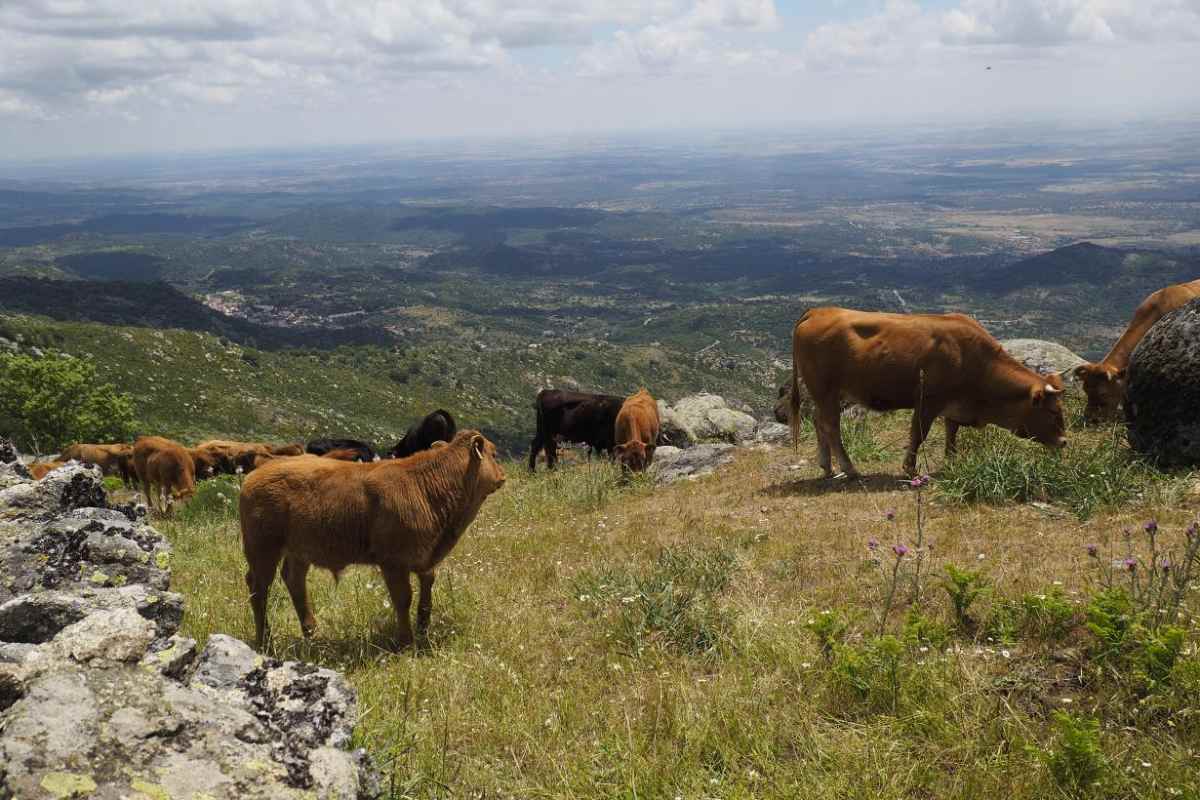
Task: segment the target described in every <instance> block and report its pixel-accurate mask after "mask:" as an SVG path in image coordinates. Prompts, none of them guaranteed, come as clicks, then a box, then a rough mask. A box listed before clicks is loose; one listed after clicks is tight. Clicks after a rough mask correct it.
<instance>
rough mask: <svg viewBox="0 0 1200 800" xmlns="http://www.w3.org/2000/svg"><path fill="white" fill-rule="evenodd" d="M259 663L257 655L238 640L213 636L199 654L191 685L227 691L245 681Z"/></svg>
mask: <svg viewBox="0 0 1200 800" xmlns="http://www.w3.org/2000/svg"><path fill="white" fill-rule="evenodd" d="M258 660H259V659H258V653H255V652H254V651H253V650H252V649H250V647H249V645H247V644H246V643H245V642H243V641H241V640H240V639H234V638H233V637H232V636H226V635H224V634H221V633H217V634H213V635H212V636H210V637H208V644H206V645H205V646H204V652H202V653H201V654H200V659H199V661H198V662H197V664H196V671H195V673H194V674H193V675H192V683H201V684H204V685H205V686H211V687H213V688H214V689H227V688H229V687H231V686H234V685H236V684H237V683H238V681H240V680H242V678H244V677H246V675H248V674H249V673H250V671H251V670H253V669H254V668H255V666H257V664H258Z"/></svg>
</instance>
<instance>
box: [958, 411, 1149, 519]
mask: <svg viewBox="0 0 1200 800" xmlns="http://www.w3.org/2000/svg"><path fill="white" fill-rule="evenodd" d="M1161 479H1162V475H1161V473H1159V472H1157V471H1156V470H1155V469H1154V468H1153V467H1152V466H1151V465H1149V464H1148V463H1146V462H1145V461H1143V460H1141V459H1139V458H1138V457H1136V456H1135V455H1134V454H1133V453H1132V452H1131V451H1130V450H1129V448H1128V447H1126V446H1125V444H1124V443H1123V442H1122V441H1121V439H1120V438H1119V436H1118V435H1117V434H1116V432H1115V429H1114V433H1113V435H1112V436H1111V437H1107V438H1105V439H1103V440H1101V441H1099V442H1097V443H1095V444H1088V443H1075V444H1071V445H1068V446H1067V448H1066V449H1064V450H1061V451H1055V450H1048V449H1046V448H1044V447H1042V446H1041V445H1038V444H1034V443H1032V442H1026V441H1022V440H1020V439H1018V438H1016V437H1015V436H1012V435H1010V434H1009V433H1007V432H1005V431H1002V430H1000V429H998V428H989V429H986V430H984V431H967V432H964V434H963V435H962V437H961V446H960V449H959V453H958V455H957V456H956V457H955V458H953V459H951V460H950V461H949V462H948V463H947V464H946V466H945V467H944V468H943V470H942V472H941V474H940V475H939V476H938V481H937V490H938V492H939V493H940V494H941V495H942V496H943V497H945V498H947V499H949V500H953V501H956V502H961V503H990V504H995V505H999V504H1003V503H1009V502H1014V501H1015V502H1022V503H1023V502H1029V501H1031V500H1040V501H1044V502H1053V503H1060V504H1062V505H1065V506H1067V507H1069V508H1070V509H1071V510H1072V511H1074V512H1075V513H1076V514H1077V515H1078V516H1079V517H1081V518H1086V517H1088V516H1090V515H1091V514H1093V513H1095V512H1096V511H1098V510H1100V509H1105V508H1116V507H1118V506H1121V505H1122V504H1126V503H1129V502H1131V501H1133V500H1135V499H1136V498H1137V497H1138V495H1139V494H1142V493H1144V492H1145V491H1146V490H1147V489H1148V488H1150V487H1151V486H1152V485H1153V484H1154V483H1155V482H1156V481H1159V480H1161Z"/></svg>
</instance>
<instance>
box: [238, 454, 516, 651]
mask: <svg viewBox="0 0 1200 800" xmlns="http://www.w3.org/2000/svg"><path fill="white" fill-rule="evenodd" d="M503 485H504V470H503V468H502V467H501V466H500V464H499V463H497V462H496V446H495V445H493V444H492V443H491V442H490V441H488V440H487V438H485V437H484V436H483V434H481V433H479V432H478V431H461V432H460V433H459V434H458V435H457V436H455V437H454V441H453V442H451V443H450V444H448V445H446V446H445V447H436V448H433V449H432V450H426V451H423V452H420V453H417V454H415V455H413V456H410V457H409V458H405V459H398V460H391V459H389V460H385V461H377V462H370V463H355V462H350V461H339V460H337V459H332V458H287V459H277V460H276V461H274V462H272V463H270V464H268V465H266V466H265V467H263V468H262V469H260V470H255V472H254V473H253V474H251V475H250V476H249V477H248V478H247V479H246V483H245V485H244V486H243V487H242V494H241V498H240V500H239V510H240V513H241V522H242V548H243V551H244V552H245V554H246V562H247V564H248V565H249V570H248V571H247V573H246V585H247V586H248V587H249V589H250V606H251V608H252V609H253V611H254V626H255V634H256V640H255V641H256V642H257V646H258V647H259V648H261V647H262V645H263V642H264V640H265V637H266V635H267V596H268V593H269V592H270V589H271V582H272V581H273V580H274V579H275V571H276V568H277V567H278V565H279V561H280V559H281V558H282V559H283V569H282V570H281V575H282V577H283V582H284V583H285V584H286V585H287V588H288V593H289V594H290V595H291V597H292V604H293V605H294V606H295V609H296V615H297V616H298V617H299V619H300V627H301V629H302V630H303V632H304V635H305V636H311V635H312V633H313V630H314V629H315V627H316V622H315V620H314V618H313V614H312V610H311V609H310V608H309V604H308V589H307V586H306V582H305V577H306V576H307V574H308V569H309V567H310V566H313V565H315V566H318V567H324V568H325V569H328V570H331V571H332V572H333V573H334V574H335V575H336V574H338V573H340V572H341V571H342V570H344V569H345V568H346V567H348V566H350V565H351V564H376V565H378V566H379V568H380V571H381V572H382V573H383V578H384V581H385V582H386V583H387V587H388V592H389V593H390V594H391V598H392V605H393V607H394V608H395V611H396V618H397V621H398V623H399V626H400V631H399V641H400V643H401V644H407V643H408V642H411V641H412V638H413V630H412V626H411V625H410V624H409V618H408V612H409V606H410V605H411V603H412V586H411V585H410V583H409V575H410V573H412V572H416V573H417V576H418V578H419V579H420V584H421V596H420V601H419V602H418V604H417V628H418V630H420V631H424V630H426V629H427V628H428V626H429V615H430V611H431V609H432V602H433V598H432V591H433V579H434V571H435V569H436V568H437V565H438V564H439V563H440V562H441V560H442V559H443V558H445V557H446V555H447V554H448V553H449V552H450V550H451V548H453V547H454V545H455V544H456V543H457V542H458V539H459V537H460V536H462V534H463V531H465V530H466V529H467V526H468V525H470V524H471V522H472V521H473V520H474V519H475V515H476V514H477V513H478V512H479V507H480V506H481V505H483V501H484V500H485V499H487V497H488V495H490V494H491V493H492V492H494V491H496V490H497V489H499V488H500V487H501V486H503Z"/></svg>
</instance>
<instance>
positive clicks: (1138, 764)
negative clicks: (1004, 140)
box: [159, 416, 1200, 798]
mask: <svg viewBox="0 0 1200 800" xmlns="http://www.w3.org/2000/svg"><path fill="white" fill-rule="evenodd" d="M867 425H868V426H869V430H870V434H871V437H872V438H873V439H874V440H875V441H876V442H879V443H883V444H884V445H885V447H883V448H881V451H884V455H885V456H886V457H885V458H883V460H879V459H872V458H870V457H866V458H865V460H864V461H862V463H861V464H860V467H861V469H862V471H863V474H864V475H865V476H866V477H864V478H863V479H862V480H861V481H855V482H845V481H842V482H834V483H830V482H826V481H823V480H820V479H819V476H818V471H817V469H816V467H815V466H814V463H813V462H814V461H815V459H814V458H813V455H812V453H811V452H809V451H810V449H811V448H813V445H812V442H811V440H810V441H809V443H808V444H806V445H805V452H801V453H798V454H797V453H794V452H793V451H791V450H790V449H788V448H781V449H773V450H749V451H745V452H744V453H743V454H742V455H741V456H740V457H739V458H738V459H737V460H736V461H735V462H734V463H733V464H731V465H729V466H728V467H726V468H724V469H722V470H721V471H720V472H719V473H718V474H717V475H714V476H711V477H708V478H705V479H701V480H697V481H685V482H681V483H679V484H675V485H673V486H670V487H654V486H652V485H651V484H650V483H649V482H647V481H645V480H635V481H623V480H622V478H621V476H620V475H619V473H618V472H616V471H615V470H613V469H612V468H611V467H608V466H607V465H603V464H598V463H591V464H579V465H575V466H570V467H566V468H563V469H561V470H559V471H557V472H555V473H552V474H547V473H545V472H539V473H537V474H536V475H533V476H531V475H529V474H528V473H527V472H526V471H525V470H524V468H523V467H522V466H521V465H519V464H511V465H508V472H509V482H508V484H507V485H506V486H505V487H504V488H503V489H502V490H501V491H500V492H499V493H497V494H496V495H494V496H493V497H492V498H490V499H489V500H488V502H487V503H486V504H485V505H484V508H483V510H482V512H481V514H480V516H479V519H478V520H477V521H476V522H475V523H474V525H473V526H472V527H471V529H470V530H469V531H468V532H467V534H466V535H465V536H464V538H463V540H462V542H461V543H460V544H459V546H458V547H457V548H456V549H455V551H454V552H453V553H452V554H451V555H450V556H449V558H448V559H447V560H446V562H445V563H444V565H443V567H442V569H441V570H440V572H439V577H438V581H437V584H436V587H435V592H434V594H435V597H434V611H433V625H432V627H431V630H430V635H429V641H428V642H427V644H426V645H425V646H423V647H422V648H421V649H420V650H418V651H416V652H415V653H414V652H412V651H408V652H403V653H394V652H391V651H390V650H388V649H387V642H388V640H389V637H390V636H391V635H392V633H394V630H395V623H394V621H393V617H392V613H391V610H390V609H389V608H388V605H387V593H386V591H385V589H384V587H383V585H382V582H381V580H380V578H379V575H378V573H377V572H376V571H375V570H373V569H369V568H356V569H351V570H349V571H348V572H347V573H346V574H344V575H343V577H342V578H341V580H340V582H337V583H335V582H334V581H333V580H332V578H331V577H330V576H329V575H328V574H325V573H314V574H313V575H312V576H311V577H310V579H309V584H310V591H311V593H312V597H313V602H314V606H315V610H316V614H317V620H318V629H317V633H316V636H315V637H314V638H313V639H311V640H304V639H303V638H301V636H300V633H299V626H298V624H297V622H296V620H295V616H294V613H293V611H292V609H291V605H290V602H289V601H288V599H287V596H286V592H285V591H284V590H283V587H282V586H281V585H280V584H278V583H277V584H276V585H275V587H274V589H273V591H272V595H271V602H270V610H269V613H270V616H271V623H272V626H273V630H274V632H275V640H274V642H273V643H272V653H273V654H274V655H276V656H279V657H284V658H302V659H307V660H310V661H314V662H317V663H321V664H325V665H328V666H332V667H336V668H339V669H342V670H345V671H346V673H347V674H348V676H349V678H350V680H351V681H352V682H353V683H354V685H355V686H356V687H357V689H358V692H359V699H360V712H361V720H360V724H359V727H358V733H357V738H358V741H359V742H360V743H361V744H363V745H364V746H366V747H367V748H369V750H370V751H371V753H372V754H373V756H374V757H375V759H376V761H377V763H378V764H379V765H380V767H381V769H382V770H383V773H384V778H385V780H384V783H385V786H386V788H387V790H388V793H389V795H388V796H389V797H391V798H409V797H422V798H433V797H472V798H482V797H522V798H524V797H539V798H574V797H626V798H634V797H638V798H656V797H664V798H673V797H687V798H693V797H695V798H702V797H722V798H750V797H755V798H832V797H847V796H848V797H873V798H874V797H880V798H908V797H983V796H1004V797H1013V798H1043V797H1064V796H1096V797H1134V796H1136V797H1144V798H1168V797H1178V796H1194V793H1195V792H1196V791H1197V790H1198V789H1200V787H1198V786H1197V778H1196V775H1197V763H1196V756H1195V753H1197V752H1200V719H1198V718H1197V715H1196V714H1195V710H1194V705H1195V696H1196V694H1195V693H1196V692H1197V691H1200V666H1197V659H1196V656H1195V647H1196V633H1197V631H1196V627H1195V622H1194V615H1195V613H1196V612H1197V610H1198V609H1197V606H1196V602H1195V598H1194V597H1192V598H1191V599H1190V600H1189V602H1188V604H1187V605H1186V608H1185V614H1184V617H1183V618H1182V619H1181V620H1179V623H1180V625H1181V626H1182V627H1183V629H1185V630H1186V639H1187V645H1186V646H1185V647H1184V648H1183V649H1182V651H1181V653H1182V655H1179V656H1178V659H1177V661H1176V662H1174V663H1172V664H1171V665H1170V666H1169V667H1162V668H1161V669H1159V673H1160V675H1159V677H1162V676H1163V675H1165V676H1166V679H1165V680H1163V681H1160V682H1158V683H1156V684H1155V688H1153V689H1148V688H1147V685H1148V684H1146V683H1145V682H1144V681H1143V682H1141V683H1138V682H1137V681H1136V680H1135V679H1134V673H1135V672H1136V671H1137V670H1136V669H1134V668H1133V667H1129V668H1124V667H1121V668H1117V667H1114V666H1112V664H1111V663H1109V662H1106V665H1105V666H1104V667H1103V668H1101V667H1100V666H1099V665H1098V663H1097V662H1093V661H1092V660H1091V657H1090V656H1089V653H1090V652H1091V651H1090V650H1089V647H1090V646H1091V645H1092V643H1093V642H1094V641H1095V635H1094V634H1092V633H1091V632H1090V631H1089V629H1088V628H1087V626H1086V624H1085V623H1086V622H1087V620H1088V619H1089V617H1088V608H1089V604H1090V603H1091V602H1092V598H1093V597H1094V596H1095V595H1096V594H1097V592H1098V591H1099V589H1100V585H1099V578H1098V576H1097V575H1096V574H1095V572H1094V564H1095V562H1094V560H1093V559H1089V557H1088V555H1087V553H1086V552H1085V550H1084V548H1083V544H1084V543H1086V542H1090V541H1105V540H1106V539H1107V538H1110V537H1111V534H1112V533H1113V532H1115V531H1119V530H1120V529H1121V528H1122V527H1126V526H1129V527H1135V528H1137V527H1138V525H1139V524H1140V522H1141V521H1142V520H1145V519H1148V518H1151V517H1153V518H1156V519H1157V520H1158V521H1159V524H1160V534H1159V535H1160V537H1162V539H1163V541H1164V542H1165V541H1166V540H1168V539H1170V540H1171V541H1174V538H1177V537H1178V536H1180V535H1181V531H1182V529H1183V527H1184V525H1185V524H1187V523H1188V522H1189V521H1191V520H1192V519H1194V518H1195V513H1196V510H1195V507H1194V506H1195V501H1194V500H1192V499H1188V498H1184V497H1183V496H1182V495H1178V494H1174V493H1162V492H1144V493H1142V494H1141V495H1140V496H1139V495H1137V494H1136V493H1135V494H1132V495H1129V496H1128V497H1126V498H1125V499H1124V500H1122V501H1121V502H1119V503H1117V504H1115V505H1108V504H1103V503H1098V504H1097V505H1095V507H1094V509H1093V511H1092V513H1091V514H1090V516H1087V517H1079V516H1075V515H1073V514H1070V513H1062V512H1058V511H1056V510H1055V509H1053V508H1050V509H1046V508H1042V507H1034V506H1031V505H1029V504H1026V503H1020V502H1016V501H1011V500H1010V501H1005V502H1004V503H1003V504H1000V505H991V504H987V503H980V502H972V501H967V500H960V499H957V498H953V497H951V496H949V495H947V494H943V493H941V492H940V491H939V489H938V486H939V484H940V482H941V481H943V480H946V479H945V478H943V477H941V476H943V475H946V474H948V473H951V472H952V470H953V469H954V467H952V466H945V467H943V468H941V469H939V468H938V467H939V464H938V463H936V461H937V455H938V454H939V453H940V450H939V446H940V443H939V442H936V441H934V442H931V443H930V445H929V446H930V451H929V453H930V458H931V460H932V461H934V463H931V464H929V467H930V471H931V472H932V473H933V474H934V484H933V489H932V490H929V491H927V492H926V495H925V498H924V501H925V509H926V514H927V520H926V522H925V533H924V537H925V542H926V543H927V545H928V547H929V549H928V550H927V551H926V552H925V553H924V557H925V567H924V574H925V575H926V576H927V577H926V578H925V581H926V583H925V588H924V591H923V593H922V595H921V597H922V600H921V603H920V604H919V605H917V604H914V603H913V598H912V592H911V590H910V584H909V581H910V576H911V572H909V571H908V570H910V569H911V564H912V562H911V561H910V560H905V561H904V563H903V564H902V565H901V566H902V569H901V570H900V572H899V575H900V581H899V584H898V588H897V591H896V592H895V596H896V600H895V602H894V604H893V605H894V607H893V608H892V610H891V612H890V614H889V615H888V616H887V618H886V619H885V620H884V623H885V625H884V633H883V635H882V636H880V635H878V630H877V629H878V618H877V614H878V611H879V608H880V607H881V597H882V595H883V594H884V590H885V589H886V586H884V585H883V584H882V583H881V577H880V575H881V571H880V569H879V566H880V565H879V564H877V563H875V559H880V560H882V562H883V563H882V566H884V567H887V568H888V570H885V572H890V564H891V561H890V559H891V558H892V557H893V556H892V552H891V549H890V545H891V544H892V543H894V542H897V541H903V542H907V543H908V544H909V546H910V547H911V546H913V544H914V541H915V539H914V536H915V532H914V519H915V513H916V511H915V501H916V495H915V493H914V492H913V491H912V490H911V489H909V488H906V487H905V486H903V485H902V484H901V482H900V481H899V480H898V478H899V477H900V476H899V463H898V461H899V453H898V451H897V450H896V449H895V447H894V445H893V443H894V442H903V437H904V436H905V435H906V429H907V421H906V420H905V419H903V418H901V417H899V416H897V417H884V418H875V419H872V420H871V421H870V422H868V423H867ZM939 435H940V434H939ZM935 438H936V437H935ZM1102 438H1103V435H1102V434H1086V435H1083V436H1081V437H1079V439H1080V442H1079V443H1080V444H1082V445H1084V446H1086V447H1091V446H1093V445H1094V446H1095V447H1100V446H1101V439H1102ZM1089 442H1090V443H1091V444H1089ZM993 446H995V447H999V446H1001V445H1000V444H998V443H997V444H993ZM1015 452H1017V453H1026V450H1025V449H1024V448H1023V447H1018V448H1017V449H1016V451H1015ZM964 455H969V453H968V452H966V451H964ZM1029 455H1030V456H1032V455H1033V451H1029ZM1081 458H1082V457H1081ZM1013 463H1014V464H1016V463H1017V461H1014V462H1013ZM796 466H798V467H799V468H796V469H794V468H793V467H796ZM235 490H236V483H235V482H233V481H227V482H225V483H217V482H210V483H206V484H204V485H203V486H202V488H201V490H200V491H199V492H198V494H197V497H196V499H194V500H193V501H192V503H191V504H190V505H189V506H188V507H186V508H185V509H183V510H182V511H181V512H180V513H179V514H178V515H177V516H176V517H175V518H173V519H167V520H162V521H160V523H159V524H160V526H161V528H162V530H164V532H165V533H166V535H167V536H168V537H169V538H170V539H171V541H172V542H173V544H174V548H175V550H174V556H173V563H174V573H173V585H174V588H175V589H177V590H178V591H181V592H182V593H183V594H184V595H185V596H186V597H187V598H188V606H187V608H188V611H187V615H186V618H185V620H184V627H185V632H186V633H187V634H188V635H190V636H193V637H195V638H197V639H199V640H201V641H202V640H203V639H204V638H205V637H207V636H208V635H209V634H211V633H214V632H218V631H220V632H225V633H230V634H232V635H234V636H238V637H240V638H243V639H246V640H250V639H251V637H252V633H253V630H252V620H251V615H250V610H249V606H248V603H247V598H246V588H245V584H244V582H243V579H242V575H243V573H244V570H245V566H244V563H243V561H242V556H241V552H240V546H239V542H238V532H237V519H236V510H235V505H233V504H232V503H231V502H229V501H227V499H226V498H229V497H232V493H233V492H234V491H235ZM888 509H895V514H894V517H895V519H894V521H891V522H889V521H887V520H886V518H885V512H886V511H887V510H888ZM871 537H875V538H877V539H879V540H881V543H882V546H881V547H880V548H879V552H878V553H876V554H873V553H872V552H871V551H869V550H868V549H867V547H866V544H867V540H868V539H869V538H871ZM913 557H914V554H911V553H910V554H909V555H906V556H905V559H912V558H913ZM947 564H953V565H957V566H959V567H960V568H961V569H964V570H966V569H969V570H971V571H974V572H977V573H978V574H979V575H980V576H981V577H982V578H984V579H985V581H983V582H981V583H980V585H981V586H984V587H985V588H984V590H983V591H982V592H980V593H979V594H978V596H976V597H973V598H972V599H971V601H970V602H971V604H970V606H969V608H967V607H965V606H964V608H962V609H960V611H961V612H962V616H963V617H964V618H966V617H967V616H969V617H970V618H971V619H973V620H975V621H977V623H978V624H972V625H960V624H956V615H955V611H954V604H953V602H952V595H951V593H949V592H948V591H943V590H942V589H940V588H939V585H938V583H937V581H938V577H939V576H941V575H944V574H946V573H945V570H944V567H945V565H947ZM961 603H962V600H961V599H960V604H961ZM826 612H827V613H826ZM827 618H828V619H829V620H835V621H836V624H834V623H833V622H830V623H828V624H826V623H824V622H822V621H823V620H826V619H827ZM810 623H811V624H810ZM814 629H815V631H817V632H820V633H821V635H820V636H818V635H817V633H816V632H814ZM968 629H970V630H968ZM1147 641H1150V640H1149V639H1148V640H1147ZM823 644H824V646H823ZM1146 646H1147V647H1149V645H1146ZM1161 649H1162V648H1161V647H1159V650H1161ZM1131 652H1132V651H1131ZM1155 652H1158V651H1155ZM1129 658H1130V659H1133V658H1134V655H1130V656H1129ZM1138 658H1141V656H1138ZM1161 660H1162V659H1161V658H1160V659H1159V661H1161ZM1122 663H1124V662H1122ZM1129 663H1130V664H1133V663H1135V662H1134V661H1130V662H1129ZM1137 663H1141V662H1137ZM1156 663H1157V662H1156ZM1056 711H1063V712H1066V713H1068V714H1069V715H1071V716H1070V718H1069V719H1066V718H1060V717H1056V716H1055V715H1054V712H1056ZM1092 720H1094V721H1095V722H1096V724H1095V726H1093V725H1092V723H1091V721H1092ZM1143 764H1149V765H1150V766H1149V767H1145V766H1143ZM1189 792H1190V793H1192V794H1191V795H1189V794H1188V793H1189Z"/></svg>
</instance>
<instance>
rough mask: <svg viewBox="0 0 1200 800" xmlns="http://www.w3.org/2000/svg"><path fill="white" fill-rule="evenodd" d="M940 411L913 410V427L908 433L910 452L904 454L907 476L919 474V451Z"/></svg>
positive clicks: (928, 409) (927, 409)
mask: <svg viewBox="0 0 1200 800" xmlns="http://www.w3.org/2000/svg"><path fill="white" fill-rule="evenodd" d="M937 417H938V411H937V410H936V409H930V408H923V409H922V408H919V409H914V410H913V416H912V425H911V427H910V428H909V432H908V452H906V453H905V454H904V472H905V474H906V475H915V474H916V473H917V451H918V450H920V449H921V444H922V443H923V442H924V441H925V437H926V436H928V435H929V429H930V428H932V427H933V421H934V420H935V419H937Z"/></svg>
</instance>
